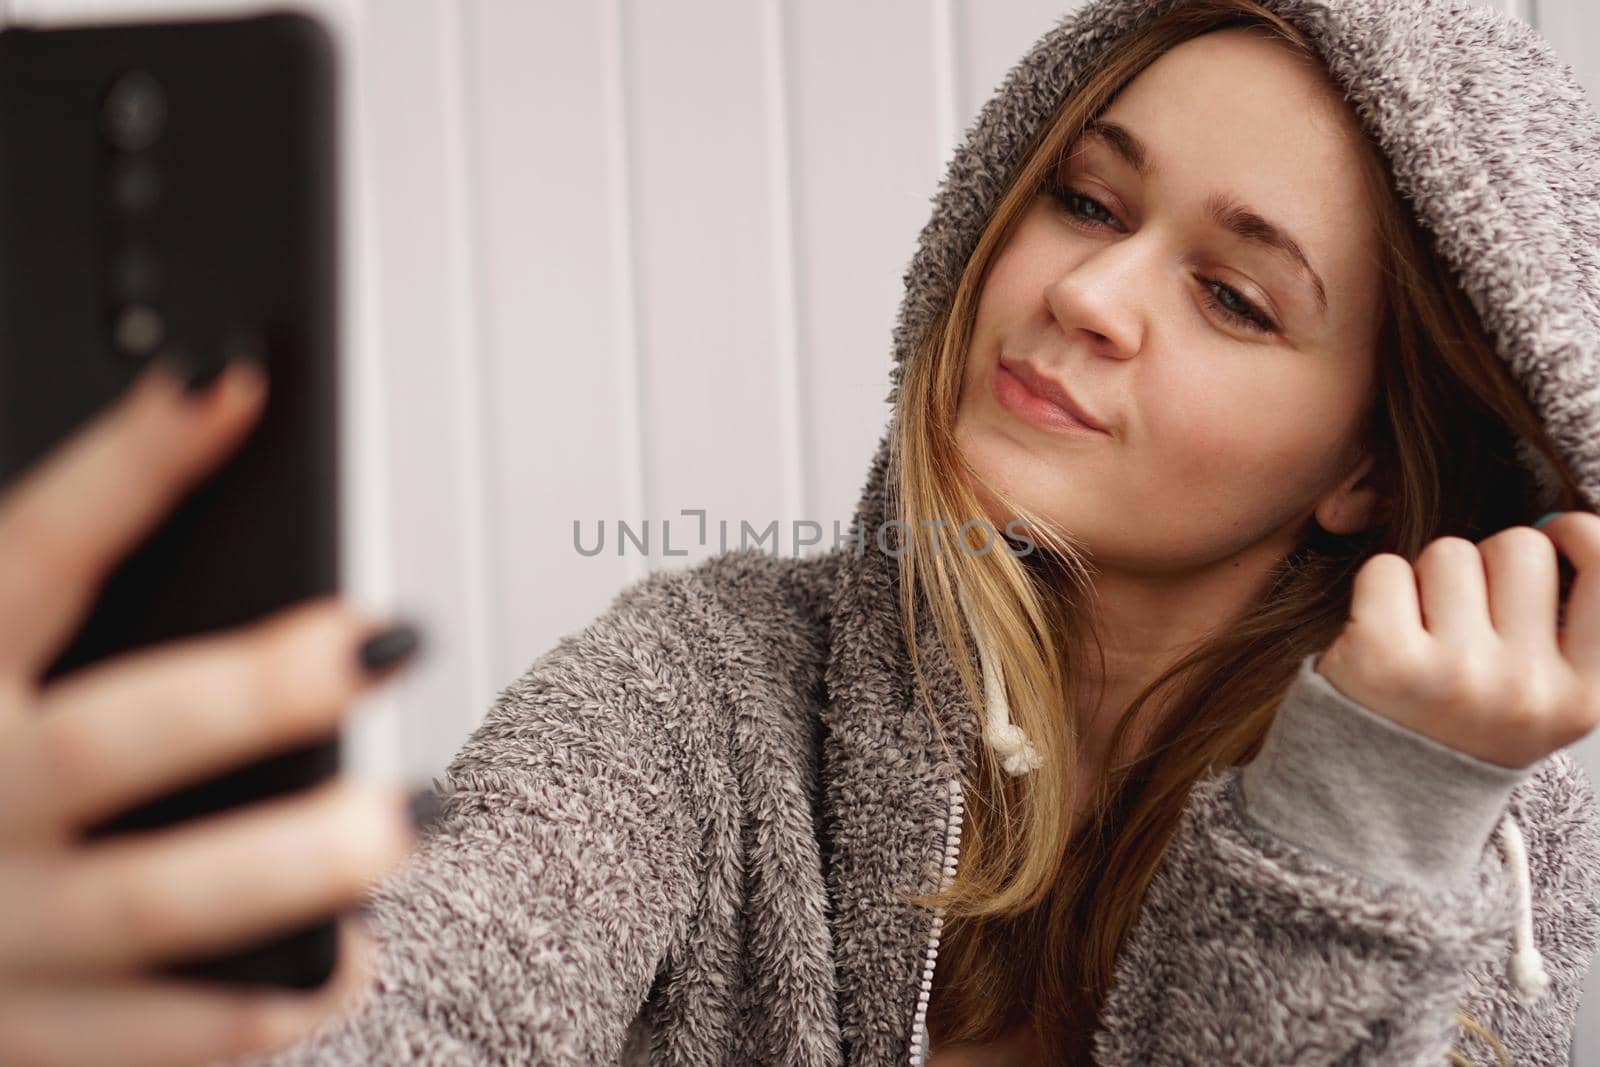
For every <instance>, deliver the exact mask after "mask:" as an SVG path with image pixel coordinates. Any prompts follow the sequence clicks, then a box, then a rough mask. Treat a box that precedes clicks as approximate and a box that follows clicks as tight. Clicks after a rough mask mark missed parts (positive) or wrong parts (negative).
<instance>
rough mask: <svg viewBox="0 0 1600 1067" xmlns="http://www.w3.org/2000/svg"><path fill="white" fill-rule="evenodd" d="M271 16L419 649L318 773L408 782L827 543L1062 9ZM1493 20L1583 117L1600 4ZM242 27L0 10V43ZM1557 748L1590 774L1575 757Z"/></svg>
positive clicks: (1527, 2) (631, 7)
mask: <svg viewBox="0 0 1600 1067" xmlns="http://www.w3.org/2000/svg"><path fill="white" fill-rule="evenodd" d="M1486 2H1496V3H1500V2H1501V0H1486ZM302 6H303V7H309V8H311V9H313V10H317V11H320V12H321V13H323V14H324V16H325V17H326V18H327V19H328V20H329V21H330V23H331V24H332V25H333V27H334V30H335V34H336V37H337V39H338V40H339V41H340V42H341V43H342V45H343V48H344V59H345V74H346V81H345V85H346V89H347V92H346V94H345V100H344V106H345V114H346V121H345V160H346V164H347V166H346V169H345V179H346V205H347V211H346V220H345V221H346V233H345V250H346V253H347V255H346V260H345V267H346V272H345V278H346V295H347V304H346V306H347V308H348V315H347V321H346V325H345V328H346V352H347V356H348V364H347V366H348V374H347V377H346V390H345V395H346V399H347V402H348V403H347V406H346V429H347V431H348V433H347V437H346V444H347V449H346V455H347V465H346V472H347V474H346V477H347V484H348V486H349V494H348V499H347V500H346V502H345V504H346V517H347V522H346V528H347V531H348V534H347V539H346V546H347V547H346V558H347V585H348V587H349V588H350V589H351V595H352V597H353V599H355V600H356V601H358V602H360V603H363V604H365V605H367V606H368V607H369V608H371V609H372V610H374V611H376V612H384V611H385V610H387V609H390V608H393V609H395V610H399V611H406V612H409V613H410V614H411V615H413V616H414V617H416V618H418V619H419V620H420V621H421V622H422V623H423V624H424V626H425V627H426V637H427V641H428V647H427V652H426V655H425V656H424V657H423V658H422V659H421V660H420V661H419V662H418V663H416V664H415V665H413V666H412V667H411V668H410V669H409V671H408V672H407V674H406V676H405V677H404V679H403V680H400V681H398V682H396V683H395V684H393V685H392V686H391V687H390V688H388V689H386V690H385V691H384V693H382V694H380V695H378V696H375V697H374V698H372V699H370V700H369V701H367V702H366V703H365V704H364V705H363V707H362V709H361V710H360V712H359V713H358V715H357V716H356V720H355V725H354V727H353V729H352V731H351V744H352V759H353V762H354V764H355V766H356V768H357V769H358V770H360V771H364V772H369V773H378V774H382V775H404V776H406V777H417V776H421V777H426V776H429V775H432V774H436V773H438V772H439V771H440V770H442V768H443V767H444V765H445V763H446V762H447V761H448V759H449V757H450V756H451V755H452V754H453V753H454V751H455V750H456V748H457V747H458V746H459V744H460V743H461V741H462V740H463V739H464V738H465V737H466V735H467V733H468V732H469V731H470V730H471V729H472V727H473V726H475V725H476V723H477V722H478V721H479V720H480V718H481V716H482V715H483V713H484V711H485V710H486V708H487V707H488V705H489V704H490V702H491V701H492V700H493V698H494V696H495V695H496V693H497V692H498V691H499V689H500V688H501V687H502V686H503V685H505V684H506V683H508V682H509V681H511V680H512V679H513V678H514V677H515V676H516V675H518V674H519V673H520V672H521V671H522V670H523V669H525V668H526V666H527V665H528V664H529V663H530V662H531V661H532V660H533V659H534V658H535V657H536V656H537V655H539V654H540V653H542V652H543V651H545V650H546V649H548V648H550V647H551V646H552V645H553V644H554V643H555V641H556V639H557V638H558V637H559V636H561V635H562V634H564V633H567V632H569V631H572V630H575V629H578V628H580V627H582V626H583V625H585V624H586V623H587V622H588V621H589V620H590V619H592V618H593V617H594V616H595V615H596V614H597V613H599V612H600V611H601V610H602V609H604V608H605V606H606V605H607V604H608V603H609V601H610V600H611V598H612V597H613V596H615V595H616V593H617V592H618V591H619V590H620V589H621V588H622V586H623V585H624V584H626V583H628V582H630V581H632V580H634V579H636V578H639V577H641V576H643V575H644V574H645V573H647V572H648V570H650V569H652V568H655V567H658V566H681V565H686V564H689V563H693V562H694V561H695V560H697V559H701V558H704V557H705V556H707V555H709V554H713V553H715V552H717V551H719V544H718V534H717V530H718V523H719V522H720V521H722V520H726V521H727V522H728V524H729V528H730V534H729V537H730V543H731V542H734V541H737V538H738V528H739V523H740V521H741V520H745V521H748V522H750V523H751V524H752V525H753V526H754V527H756V528H757V529H761V528H764V527H765V526H766V525H767V523H769V522H771V521H773V520H778V521H779V523H780V529H787V528H788V527H789V524H790V523H791V521H792V520H795V519H811V520H814V521H816V522H818V523H820V524H822V526H823V528H824V530H825V531H827V532H826V533H825V535H824V537H825V540H827V539H828V538H831V529H832V523H833V522H835V521H837V522H838V523H839V524H840V526H841V528H842V527H844V526H845V525H847V524H848V521H849V518H850V514H851V509H852V507H853V505H854V502H855V498H856V496H857V493H858V492H859V489H860V487H861V483H862V480H863V477H864V475H865V472H866V468H867V464H868V461H869V460H870V458H871V455H872V450H873V447H874V446H875V444H876V442H877V439H878V435H879V433H880V431H881V430H882V428H883V426H884V423H885V420H886V417H887V408H886V405H885V404H884V399H885V397H886V395H887V391H888V385H887V371H888V366H889V360H890V332H891V328H892V326H893V322H894V315H895V312H896V309H897V307H898V304H899V300H900V294H901V291H902V286H901V281H900V276H901V273H902V271H903V270H904V269H905V266H906V264H907V262H908V261H909V259H910V256H911V252H912V250H913V248H914V247H915V240H916V236H917V233H918V231H919V229H920V228H921V226H922V224H923V223H924V222H925V221H926V219H927V216H928V213H929V210H930V208H931V198H932V195H933V193H934V190H935V187H936V185H937V182H938V180H939V178H940V176H941V175H942V172H943V167H944V165H945V163H946V161H947V159H948V157H949V154H950V152H951V150H952V148H953V147H954V145H955V144H956V142H957V141H958V140H959V138H960V136H961V133H962V131H963V130H964V129H965V128H966V127H967V125H968V124H969V123H970V122H971V121H972V120H973V118H975V116H976V114H977V111H978V108H979V107H980V105H981V104H982V103H983V101H984V100H985V99H987V97H988V95H989V94H990V92H991V91H992V90H993V88H994V87H995V86H996V85H997V84H998V83H999V81H1000V79H1001V78H1002V76H1003V75H1004V73H1005V72H1006V70H1007V69H1009V67H1010V66H1011V65H1012V64H1013V63H1015V62H1016V61H1017V60H1018V59H1019V58H1021V56H1022V55H1023V53H1024V52H1025V51H1026V50H1027V49H1028V47H1029V46H1030V45H1031V44H1032V43H1033V42H1034V41H1035V40H1036V39H1037V38H1038V37H1039V36H1040V35H1041V34H1043V33H1044V32H1045V31H1046V30H1047V29H1048V28H1049V27H1050V26H1051V25H1052V24H1053V23H1054V22H1055V21H1056V20H1057V19H1059V18H1060V17H1061V16H1062V15H1063V14H1064V13H1065V12H1066V11H1068V10H1069V9H1070V8H1071V7H1073V6H1075V3H1074V2H1072V0H875V2H873V3H870V4H864V3H859V2H853V0H804V2H801V0H794V2H789V3H785V2H783V0H673V2H670V3H662V2H657V3H645V2H639V0H633V2H629V0H538V2H531V0H530V2H518V0H462V2H445V0H436V2H430V0H316V2H315V3H311V4H309V5H302ZM1502 6H1508V7H1509V9H1510V10H1511V11H1512V13H1513V14H1516V15H1518V16H1519V17H1522V18H1524V19H1527V20H1529V21H1531V22H1533V23H1534V25H1536V26H1538V27H1539V28H1540V29H1541V30H1542V31H1544V32H1545V33H1546V34H1547V35H1548V36H1549V37H1550V38H1551V40H1552V42H1553V43H1554V45H1555V46H1556V48H1557V51H1558V52H1560V53H1561V54H1562V55H1563V56H1565V57H1566V59H1567V60H1568V61H1569V62H1571V63H1573V64H1574V65H1575V67H1576V68H1577V70H1578V72H1579V74H1580V76H1581V77H1582V78H1583V79H1584V81H1585V84H1586V85H1587V86H1588V87H1589V89H1590V91H1591V92H1592V93H1594V94H1595V98H1596V100H1600V48H1597V47H1596V46H1597V45H1600V12H1597V11H1596V9H1595V8H1594V7H1593V6H1589V5H1585V4H1584V3H1583V2H1582V0H1537V5H1536V6H1535V5H1534V3H1533V2H1532V0H1521V2H1517V0H1504V2H1503V4H1502ZM259 9H261V5H259V4H247V3H239V2H235V0H209V2H205V0H202V2H195V0H189V2H172V0H114V2H107V0H99V2H95V0H10V2H9V4H8V3H7V2H6V0H0V22H4V21H5V20H6V19H7V18H10V19H11V20H16V21H20V20H28V21H34V22H41V23H44V22H63V21H70V20H77V19H82V18H103V17H131V16H144V15H150V14H161V15H178V14H188V13H201V12H204V13H215V12H223V11H239V12H247V11H255V10H259ZM685 508H688V509H695V508H703V509H705V510H706V513H707V516H706V518H707V521H708V523H709V524H710V536H709V538H708V543H707V544H697V543H695V535H696V534H697V532H698V528H697V526H696V525H695V524H694V520H692V519H689V518H687V517H684V516H682V515H681V514H680V512H681V510H682V509H685ZM602 519H603V520H605V523H606V526H607V531H606V532H607V542H606V551H605V552H603V553H601V554H600V555H598V556H594V557H586V556H584V555H581V554H580V553H579V552H578V551H577V550H576V548H575V547H574V541H573V522H574V520H579V521H580V522H581V523H582V527H583V537H584V542H585V544H589V545H592V544H593V539H594V537H595V534H596V528H597V524H598V523H599V521H600V520H602ZM619 519H620V520H623V521H626V522H628V523H629V524H630V525H632V526H633V527H634V529H635V530H639V529H641V528H642V527H643V525H644V523H645V521H646V520H648V523H649V526H650V530H651V553H650V555H649V557H648V558H646V557H645V556H644V555H643V554H641V553H639V552H637V551H634V550H632V548H631V547H630V549H629V550H628V551H627V552H626V553H624V554H622V555H619V554H618V553H617V550H616V546H617V541H616V538H615V523H616V522H617V521H618V520H619ZM668 519H670V520H673V522H672V541H671V544H672V548H673V550H674V551H675V552H676V551H680V550H682V551H685V553H686V554H685V555H684V556H682V557H677V556H674V557H672V558H666V557H664V556H663V553H662V545H661V542H660V537H661V523H662V521H663V520H668ZM781 548H782V550H783V551H790V550H792V548H793V546H792V543H791V542H790V540H789V539H788V537H787V536H785V537H784V539H783V541H782V543H781ZM1579 752H1580V754H1581V755H1582V756H1583V757H1584V759H1585V761H1586V763H1587V765H1588V766H1589V767H1590V768H1591V771H1592V772H1593V773H1595V776H1596V778H1597V780H1600V738H1590V739H1589V740H1588V741H1586V742H1584V743H1583V744H1581V745H1580V746H1579ZM1597 985H1600V978H1595V979H1592V980H1591V988H1593V987H1594V986H1597ZM1587 1004H1588V1005H1589V1010H1588V1011H1587V1012H1586V1016H1585V1019H1584V1023H1583V1029H1582V1031H1581V1032H1580V1042H1579V1048H1580V1055H1579V1059H1578V1062H1579V1063H1583V1062H1586V1057H1585V1055H1584V1054H1583V1050H1587V1053H1588V1057H1592V1058H1593V1060H1594V1062H1596V1063H1600V1006H1597V1005H1600V993H1594V994H1593V995H1591V996H1590V997H1589V998H1588V1001H1587Z"/></svg>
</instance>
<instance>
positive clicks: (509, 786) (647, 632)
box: [241, 572, 701, 1067]
mask: <svg viewBox="0 0 1600 1067" xmlns="http://www.w3.org/2000/svg"><path fill="white" fill-rule="evenodd" d="M683 595H684V589H683V586H682V584H681V582H680V581H679V580H678V579H677V578H676V577H675V575H674V572H663V573H662V574H658V575H654V576H652V577H650V578H647V579H645V580H644V581H642V582H640V583H636V584H635V585H634V586H632V587H630V588H629V589H628V590H625V591H624V592H623V593H622V594H621V595H620V596H619V597H618V598H617V600H616V601H614V602H613V604H612V606H611V607H610V608H609V609H608V610H607V611H606V612H605V613H603V614H602V615H601V616H600V617H599V618H597V619H596V620H595V621H594V622H593V623H591V624H590V625H589V626H588V627H587V628H586V629H584V630H582V631H581V632H578V633H576V634H574V635H568V636H567V637H563V638H562V639H561V641H560V642H559V643H558V644H557V645H556V647H555V648H554V649H553V650H551V651H549V652H547V653H546V654H545V655H543V656H542V657H541V658H540V659H538V660H537V661H536V662H535V663H534V664H533V665H532V666H531V667H530V668H529V669H528V670H527V671H526V672H525V673H524V674H523V675H522V677H521V678H519V679H518V680H517V681H515V682H514V683H512V684H511V685H510V686H509V687H507V688H506V689H505V690H504V691H503V692H502V693H501V695H500V696H499V698H498V699H497V700H496V702H495V703H494V705H493V706H492V707H491V709H490V710H489V711H488V713H487V715H486V717H485V719H484V721H483V722H482V724H481V725H479V726H478V727H477V728H476V729H475V730H474V731H473V732H472V734H471V735H470V737H469V738H468V740H467V741H466V742H465V744H464V745H463V747H462V748H461V749H460V750H459V752H458V753H457V754H456V756H455V757H454V758H453V760H452V761H451V763H450V764H449V766H448V768H447V769H446V771H445V774H444V776H443V779H442V781H436V783H435V785H436V788H438V789H439V792H440V794H441V797H442V809H443V810H442V814H441V817H440V818H439V820H438V821H437V822H435V823H434V824H433V826H432V827H431V828H430V829H429V830H428V831H427V832H426V833H425V834H424V836H423V839H422V840H421V841H420V842H419V845H418V847H417V849H416V851H415V852H414V853H413V854H412V855H411V856H410V857H409V858H408V860H407V861H406V864H405V866H403V867H402V868H400V869H398V870H397V871H396V872H395V873H394V874H392V875H391V876H390V877H389V878H388V879H387V880H386V881H384V882H383V883H381V884H380V885H379V886H378V887H376V888H375V889H374V890H373V891H372V893H371V894H369V905H370V915H371V921H372V924H373V932H374V938H375V941H376V942H377V956H378V959H377V965H376V966H377V974H376V981H375V983H374V984H373V985H372V986H370V987H369V989H368V991H367V993H366V995H365V996H364V999H363V1000H362V1001H361V1002H360V1003H359V1004H358V1006H357V1008H356V1010H355V1011H354V1012H353V1013H351V1014H349V1015H346V1016H344V1017H342V1018H340V1019H337V1020H330V1021H329V1022H327V1023H324V1024H323V1026H322V1028H321V1029H319V1030H317V1031H314V1032H313V1033H312V1034H311V1035H309V1036H308V1037H307V1038H306V1039H304V1040H303V1041H302V1042H301V1043H300V1044H298V1045H296V1046H293V1047H292V1048H290V1049H288V1050H285V1051H282V1052H279V1053H276V1054H274V1055H273V1056H272V1057H271V1058H266V1059H262V1058H253V1059H250V1060H248V1061H241V1062H243V1063H246V1064H247V1065H248V1067H308V1065H311V1064H401V1063H427V1064H437V1065H452V1067H455V1065H460V1067H467V1065H480V1064H481V1065H485V1067H487V1065H490V1064H495V1065H500V1064H508V1063H524V1064H541V1065H572V1067H578V1065H583V1067H590V1065H593V1064H598V1063H614V1062H617V1059H618V1056H619V1054H620V1053H621V1050H622V1046H623V1041H624V1037H625V1034H626V1031H627V1030H628V1027H629V1024H630V1022H631V1021H632V1019H633V1018H634V1016H635V1015H636V1014H637V1013H638V1011H639V1008H640V1006H641V1004H642V1002H643V1001H644V1000H645V998H646V996H647V994H648V993H649V990H650V987H651V985H652V983H653V981H654V978H655V975H656V972H657V970H658V967H660V966H661V964H662V961H663V959H664V958H665V957H667V956H668V954H669V953H670V952H671V951H672V949H673V946H674V945H675V944H678V943H681V941H682V939H683V938H684V937H685V936H686V928H687V925H688V921H689V916H690V914H691V911H692V908H693V906H694V903H695V901H696V900H697V898H698V896H699V894H700V884H699V883H700V881H701V879H700V876H699V875H698V873H697V863H696V858H697V856H698V854H699V853H700V851H701V849H700V843H699V835H698V832H697V830H696V819H695V817H694V815H695V813H694V811H693V810H692V807H691V803H692V798H693V793H692V791H691V790H690V788H689V787H688V784H687V781H686V776H687V775H688V774H690V773H692V761H691V760H689V759H687V758H680V750H681V747H682V746H681V744H680V742H681V737H680V736H678V734H677V732H676V727H677V725H678V724H679V723H680V722H681V720H679V719H677V718H675V717H674V712H673V709H681V708H685V707H691V708H692V707H694V706H696V705H695V704H694V702H695V701H696V700H697V693H698V692H699V690H698V689H697V686H699V685H700V684H701V683H700V676H699V675H698V674H697V673H696V672H695V671H694V669H693V668H692V667H691V666H690V664H692V663H693V662H694V661H695V658H696V657H695V654H694V649H693V648H692V645H693V641H692V635H691V634H689V633H687V632H686V628H684V627H680V626H678V625H676V624H677V622H678V620H681V619H685V618H688V617H689V616H690V615H691V614H692V612H690V611H689V610H688V609H686V608H685V607H684V605H683V604H682V603H681V599H682V596H683Z"/></svg>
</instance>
